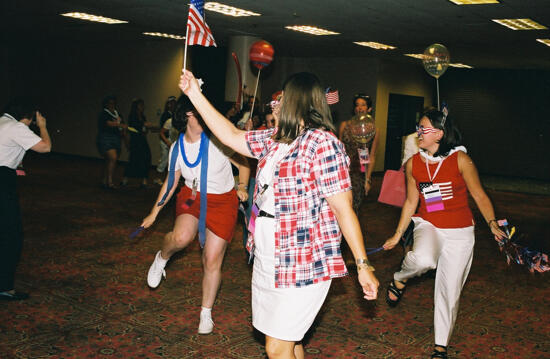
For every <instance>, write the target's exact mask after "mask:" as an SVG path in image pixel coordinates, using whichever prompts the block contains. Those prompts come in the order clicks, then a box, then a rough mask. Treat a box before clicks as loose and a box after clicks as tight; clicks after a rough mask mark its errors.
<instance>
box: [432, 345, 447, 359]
mask: <svg viewBox="0 0 550 359" xmlns="http://www.w3.org/2000/svg"><path fill="white" fill-rule="evenodd" d="M436 347H439V348H443V349H445V350H444V351H439V350H435V349H434V352H433V353H432V356H431V357H430V358H432V359H434V358H436V359H437V358H439V359H447V347H444V346H443V345H436Z"/></svg>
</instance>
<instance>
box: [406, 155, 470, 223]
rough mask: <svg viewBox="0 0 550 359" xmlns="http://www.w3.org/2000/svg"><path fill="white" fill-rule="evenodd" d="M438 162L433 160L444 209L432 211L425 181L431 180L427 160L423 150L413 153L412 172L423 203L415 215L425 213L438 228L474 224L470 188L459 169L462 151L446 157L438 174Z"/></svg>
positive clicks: (434, 179)
mask: <svg viewBox="0 0 550 359" xmlns="http://www.w3.org/2000/svg"><path fill="white" fill-rule="evenodd" d="M437 165H438V164H437V163H435V164H429V168H430V173H431V176H432V180H433V183H434V184H437V185H439V189H440V191H441V197H442V200H443V201H442V202H443V207H444V209H442V210H438V211H434V212H428V208H427V206H426V200H425V198H424V195H423V194H422V190H421V184H423V183H424V184H425V183H429V182H430V177H429V175H428V171H427V170H426V163H425V162H424V161H422V158H421V155H420V154H419V153H417V154H415V155H414V156H413V162H412V175H413V177H414V179H415V180H416V187H417V189H418V191H419V196H420V207H419V209H418V212H417V213H416V214H415V215H414V216H416V217H421V218H423V219H425V220H426V221H428V222H430V223H431V224H433V225H434V226H435V227H438V228H464V227H469V226H471V225H473V224H474V219H473V215H472V211H471V210H470V207H469V206H468V189H467V187H466V183H465V182H464V178H462V174H461V173H460V170H459V169H458V151H457V152H455V153H453V154H452V155H450V156H449V157H447V158H446V159H445V160H443V163H442V164H441V167H440V168H439V171H438V172H437V176H435V178H434V173H435V172H436V169H437Z"/></svg>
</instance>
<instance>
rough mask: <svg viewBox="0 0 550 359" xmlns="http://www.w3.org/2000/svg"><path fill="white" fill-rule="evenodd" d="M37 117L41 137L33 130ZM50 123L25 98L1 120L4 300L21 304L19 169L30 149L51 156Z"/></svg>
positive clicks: (0, 293) (0, 273)
mask: <svg viewBox="0 0 550 359" xmlns="http://www.w3.org/2000/svg"><path fill="white" fill-rule="evenodd" d="M33 116H35V117H36V124H37V126H38V128H39V129H40V137H39V136H37V135H36V134H35V133H34V132H32V131H31V130H30V129H29V125H30V124H31V122H32V121H33ZM51 147H52V144H51V141H50V136H49V134H48V130H47V129H46V119H45V118H44V117H43V116H42V115H41V114H40V112H38V111H34V110H33V107H32V105H31V104H30V103H29V102H28V101H27V100H26V99H23V98H17V99H14V100H12V101H11V102H10V103H9V104H8V106H7V107H6V109H5V111H4V114H3V115H2V116H1V117H0V183H2V185H1V186H0V228H2V230H0V300H21V299H26V298H28V296H29V295H28V294H26V293H22V292H17V291H16V290H15V288H14V279H15V269H16V267H17V263H18V262H19V258H20V256H21V249H22V247H23V227H22V224H21V214H20V209H19V200H18V197H17V189H16V187H17V186H16V178H17V174H16V169H17V166H18V165H19V163H21V161H22V160H23V157H24V156H25V153H26V152H27V150H28V149H31V150H33V151H36V152H41V153H44V152H50V150H51Z"/></svg>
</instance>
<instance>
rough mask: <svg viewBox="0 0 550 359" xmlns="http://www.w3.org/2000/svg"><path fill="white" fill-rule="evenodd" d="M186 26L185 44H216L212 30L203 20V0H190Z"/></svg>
mask: <svg viewBox="0 0 550 359" xmlns="http://www.w3.org/2000/svg"><path fill="white" fill-rule="evenodd" d="M187 27H188V28H189V32H188V34H187V45H201V46H216V41H215V40H214V36H213V35H212V31H210V28H209V27H208V25H207V24H206V22H205V21H204V0H191V5H190V6H189V17H188V18H187Z"/></svg>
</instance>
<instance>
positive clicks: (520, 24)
mask: <svg viewBox="0 0 550 359" xmlns="http://www.w3.org/2000/svg"><path fill="white" fill-rule="evenodd" d="M493 21H494V22H496V23H497V24H500V25H503V26H506V27H507V28H510V29H512V30H546V29H547V27H546V26H544V25H541V24H539V23H538V22H535V21H533V20H531V19H493Z"/></svg>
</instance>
